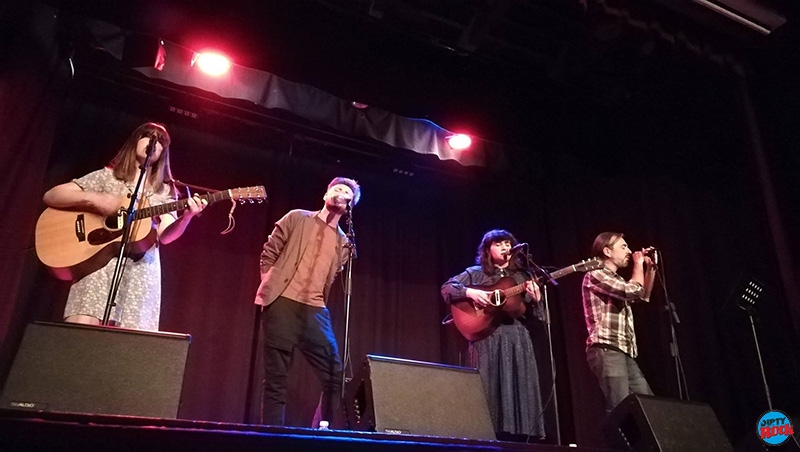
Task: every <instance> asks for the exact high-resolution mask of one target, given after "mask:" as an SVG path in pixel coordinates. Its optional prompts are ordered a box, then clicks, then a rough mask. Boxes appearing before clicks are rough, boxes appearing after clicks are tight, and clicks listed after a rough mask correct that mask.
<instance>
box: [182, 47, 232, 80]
mask: <svg viewBox="0 0 800 452" xmlns="http://www.w3.org/2000/svg"><path fill="white" fill-rule="evenodd" d="M192 66H197V67H198V68H200V70H201V71H203V72H205V73H206V74H208V75H212V76H214V77H219V76H220V75H222V74H225V73H226V72H228V70H229V69H230V68H231V61H230V60H229V59H228V57H226V56H225V55H222V54H219V53H214V52H199V53H195V54H194V57H193V58H192Z"/></svg>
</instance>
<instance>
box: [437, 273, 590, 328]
mask: <svg viewBox="0 0 800 452" xmlns="http://www.w3.org/2000/svg"><path fill="white" fill-rule="evenodd" d="M598 268H603V261H602V260H600V259H590V260H583V261H580V262H578V263H577V264H574V265H570V266H569V267H564V268H562V269H560V270H556V271H554V272H552V273H550V276H551V277H552V278H553V279H558V278H561V277H562V276H566V275H569V274H571V273H575V272H588V271H592V270H597V269H598ZM537 282H540V281H537ZM467 287H468V288H471V289H478V290H484V291H486V292H491V293H490V297H489V299H490V302H491V304H490V305H489V306H487V307H485V308H482V309H481V308H478V309H476V307H475V305H474V304H473V301H472V299H470V298H461V299H458V300H451V302H450V313H451V314H452V316H453V323H454V324H455V325H456V328H457V329H458V331H459V332H460V333H461V335H462V336H464V338H466V339H467V340H468V341H470V342H474V341H479V340H481V339H483V338H486V337H488V336H489V335H490V334H492V332H493V331H494V330H495V329H497V327H498V326H499V325H500V324H501V323H502V322H503V320H506V319H508V318H512V319H516V318H519V317H522V316H523V315H524V314H525V306H526V305H525V283H522V284H517V282H516V281H515V280H514V279H513V278H511V277H510V276H506V277H504V278H500V280H499V281H497V283H495V284H493V285H490V286H467Z"/></svg>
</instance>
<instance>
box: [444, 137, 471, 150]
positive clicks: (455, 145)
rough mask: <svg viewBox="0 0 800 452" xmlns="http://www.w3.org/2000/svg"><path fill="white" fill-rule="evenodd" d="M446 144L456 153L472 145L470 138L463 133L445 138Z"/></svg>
mask: <svg viewBox="0 0 800 452" xmlns="http://www.w3.org/2000/svg"><path fill="white" fill-rule="evenodd" d="M447 144H449V145H450V148H451V149H455V150H458V151H461V150H464V149H467V148H468V147H470V145H472V138H470V137H469V135H464V134H463V133H457V134H455V135H451V136H449V137H447Z"/></svg>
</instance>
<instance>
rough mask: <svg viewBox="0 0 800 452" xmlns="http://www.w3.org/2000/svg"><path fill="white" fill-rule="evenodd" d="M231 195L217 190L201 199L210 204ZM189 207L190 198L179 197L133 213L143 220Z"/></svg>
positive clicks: (135, 218) (136, 217)
mask: <svg viewBox="0 0 800 452" xmlns="http://www.w3.org/2000/svg"><path fill="white" fill-rule="evenodd" d="M230 197H231V195H230V192H229V191H227V190H226V191H217V192H214V193H207V194H205V195H202V196H200V199H205V200H206V201H208V204H209V205H211V204H214V203H215V202H217V201H222V200H223V199H230ZM187 207H189V199H188V198H184V199H179V200H177V201H173V202H168V203H165V204H159V205H157V206H151V207H145V208H143V209H139V210H137V211H136V213H135V214H134V215H133V216H134V220H141V219H142V218H150V217H154V216H156V215H163V214H165V213H169V212H173V211H176V210H182V209H186V208H187Z"/></svg>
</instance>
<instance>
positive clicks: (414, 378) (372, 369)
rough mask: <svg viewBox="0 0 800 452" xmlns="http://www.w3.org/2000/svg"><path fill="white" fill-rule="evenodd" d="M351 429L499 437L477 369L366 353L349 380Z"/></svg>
mask: <svg viewBox="0 0 800 452" xmlns="http://www.w3.org/2000/svg"><path fill="white" fill-rule="evenodd" d="M345 410H346V412H347V420H348V424H349V426H350V428H351V429H353V430H362V431H376V432H382V433H402V434H412V435H430V436H446V437H453V438H470V439H487V440H493V439H495V434H494V427H493V426H492V419H491V417H490V415H489V407H488V405H487V403H486V396H485V395H484V392H483V384H482V383H481V376H480V374H479V373H478V371H477V370H475V369H471V368H465V367H456V366H447V365H442V364H433V363H426V362H420V361H410V360H405V359H397V358H388V357H384V356H375V355H367V358H366V360H365V362H364V368H363V369H362V371H361V374H360V375H359V376H357V377H356V378H355V379H354V380H353V381H351V382H350V383H349V384H348V387H347V391H346V395H345Z"/></svg>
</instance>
